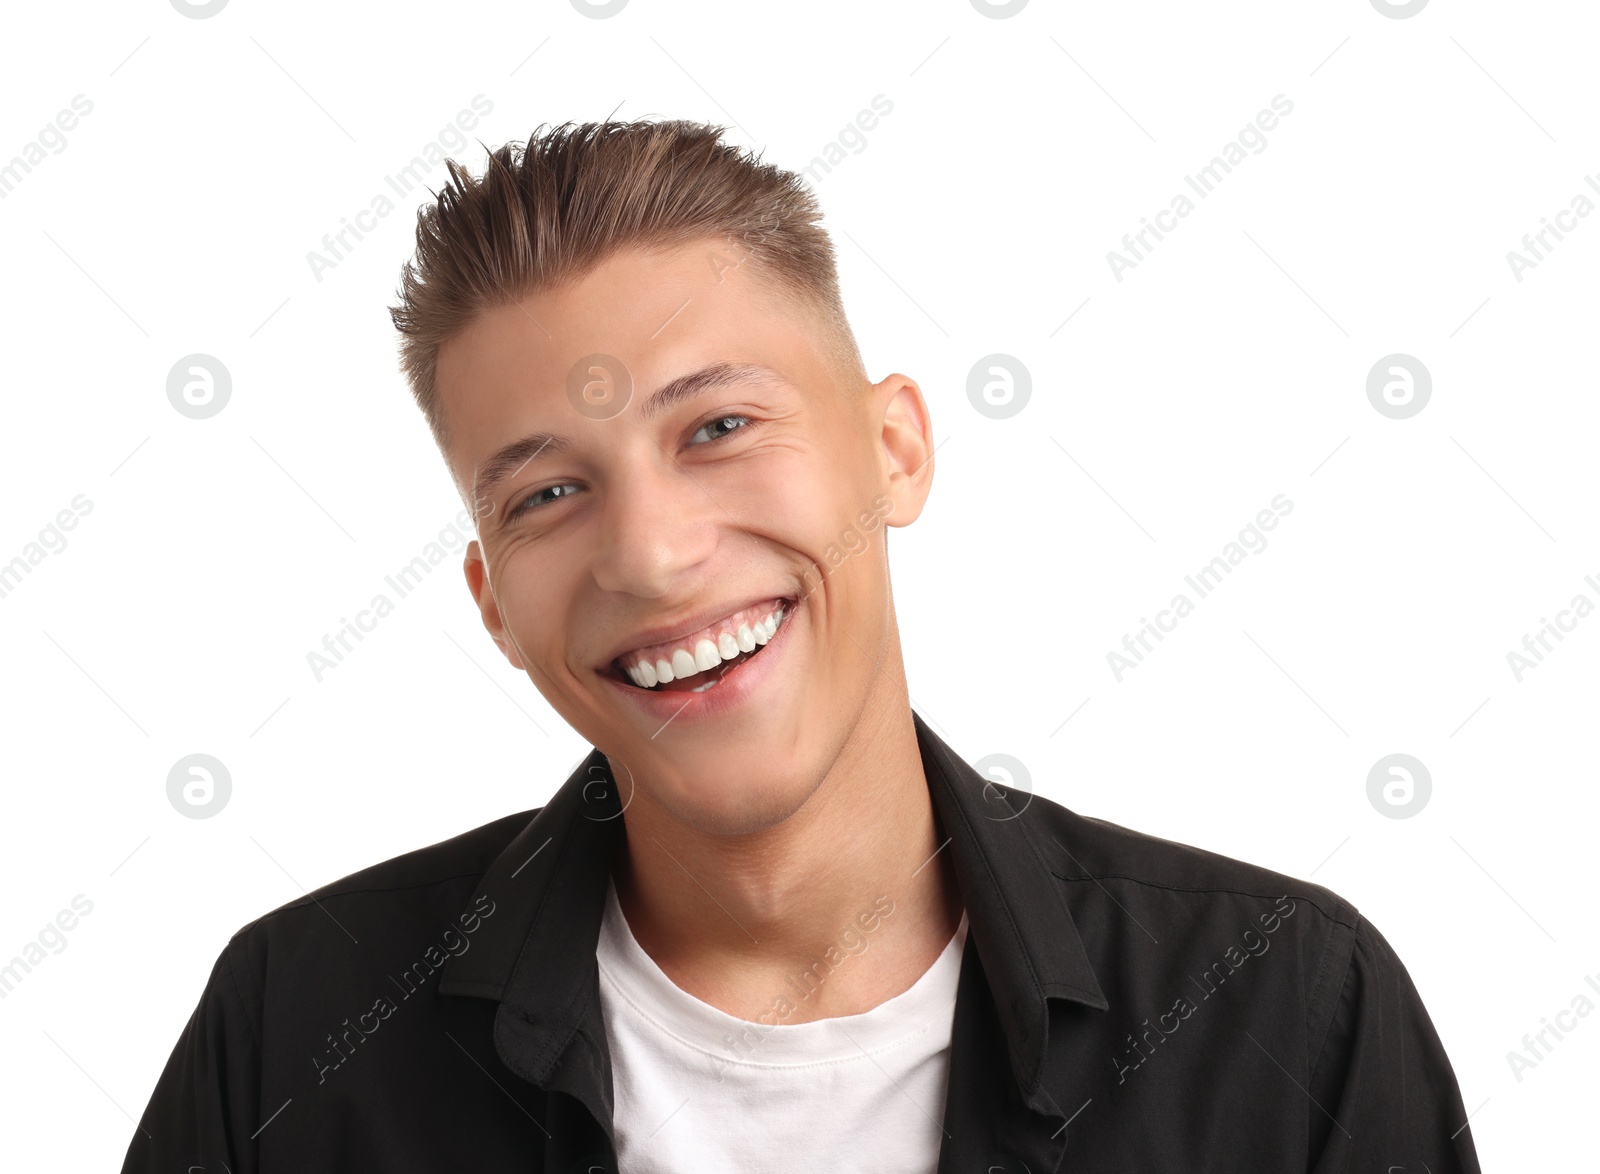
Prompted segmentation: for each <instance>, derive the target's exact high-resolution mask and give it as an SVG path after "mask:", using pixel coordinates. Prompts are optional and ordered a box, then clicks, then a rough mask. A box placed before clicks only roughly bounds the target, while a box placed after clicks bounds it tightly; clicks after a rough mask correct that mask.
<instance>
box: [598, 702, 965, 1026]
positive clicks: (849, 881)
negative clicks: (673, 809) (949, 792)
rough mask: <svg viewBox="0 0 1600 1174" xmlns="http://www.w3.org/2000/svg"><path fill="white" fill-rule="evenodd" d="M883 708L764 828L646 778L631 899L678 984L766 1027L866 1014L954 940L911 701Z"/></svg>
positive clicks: (635, 922)
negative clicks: (663, 790)
mask: <svg viewBox="0 0 1600 1174" xmlns="http://www.w3.org/2000/svg"><path fill="white" fill-rule="evenodd" d="M900 696H901V697H902V698H903V697H904V693H901V694H900ZM876 708H877V709H878V716H877V718H876V720H871V719H869V718H867V717H864V718H863V722H862V723H860V724H858V726H857V728H856V729H855V730H854V731H853V732H852V734H851V736H850V738H849V739H848V740H847V742H846V746H845V748H844V750H843V751H841V753H840V755H839V757H838V759H837V760H836V761H835V763H834V765H833V769H832V770H830V772H829V774H828V776H827V778H826V779H825V780H824V781H823V782H822V784H821V785H820V786H819V787H818V788H817V790H816V791H815V792H814V793H813V794H812V796H811V797H810V799H809V800H808V801H807V802H806V803H805V804H804V805H803V806H802V807H801V809H800V810H799V811H797V812H795V814H794V815H792V816H791V817H789V818H788V819H786V820H784V821H783V822H782V823H780V824H778V825H776V826H774V827H771V828H768V829H766V830H764V831H761V832H757V833H753V834H750V835H744V836H717V835H711V834H707V833H704V832H701V831H698V830H697V829H694V828H691V827H688V826H687V825H685V824H683V823H682V822H681V821H678V820H675V819H673V818H671V817H670V816H669V815H668V814H667V813H666V812H665V811H663V810H662V809H661V808H660V807H659V806H658V805H655V804H652V803H651V802H650V800H649V798H648V796H647V795H646V794H644V793H643V792H644V791H645V788H642V787H641V788H640V791H641V793H640V794H639V795H637V796H635V797H634V799H633V801H632V802H631V803H630V804H629V807H628V810H627V813H626V815H625V816H624V824H625V827H626V830H627V845H626V847H625V849H624V850H623V851H622V852H621V853H619V855H618V859H617V861H616V863H615V866H614V880H615V883H616V887H617V896H618V900H619V903H620V904H621V906H622V910H623V913H624V915H625V916H626V918H627V921H628V925H629V928H630V929H631V930H632V931H633V935H634V937H635V938H636V939H637V940H638V942H639V944H640V946H641V947H643V949H644V951H645V952H646V953H647V954H649V955H650V957H651V958H652V959H653V960H654V961H655V962H656V964H657V965H658V966H660V967H661V969H662V970H663V971H664V972H665V973H666V975H667V976H668V977H669V978H670V979H671V980H672V981H673V982H674V983H675V984H676V985H677V986H678V987H680V988H681V989H683V990H685V991H687V992H688V993H689V994H692V995H694V996H695V997H697V998H699V999H701V1000H703V1001H704V1002H707V1003H710V1004H711V1005H712V1006H714V1007H717V1008H718V1009H720V1010H722V1011H725V1012H727V1013H728V1014H731V1015H735V1016H738V1017H740V1018H743V1019H749V1020H757V1019H760V1021H761V1022H765V1023H772V1022H775V1021H781V1022H784V1023H801V1022H808V1021H810V1020H814V1019H824V1018H832V1017H835V1016H840V1015H854V1014H859V1013H861V1012H863V1011H867V1010H870V1009H871V1008H872V1007H875V1006H877V1005H878V1004H879V1003H881V1002H883V1001H884V1000H886V999H889V998H893V997H894V996H895V995H897V994H900V993H901V992H903V991H905V990H906V989H907V988H909V987H910V986H911V985H912V984H913V983H914V982H916V980H917V979H918V978H920V977H921V976H922V974H923V973H924V972H925V971H926V970H927V969H928V967H929V966H931V965H932V964H933V961H934V960H935V959H936V958H937V957H938V956H939V953H940V952H941V951H942V950H943V949H944V947H945V946H946V945H947V944H948V943H949V941H950V938H951V936H952V935H953V934H954V933H955V931H956V928H957V927H958V925H959V923H960V918H961V902H960V894H959V890H958V889H957V886H956V883H955V877H954V873H953V871H952V869H951V865H950V853H949V852H948V851H940V846H941V844H943V843H944V836H943V835H942V834H940V833H939V830H938V823H937V819H936V816H935V812H934V808H933V802H932V796H931V795H930V793H929V790H928V782H927V779H926V777H925V776H924V774H923V769H922V756H921V753H920V751H919V749H918V746H917V738H916V729H915V727H914V726H913V724H912V720H911V711H910V709H909V708H906V707H904V706H893V705H890V706H881V707H876ZM870 712H871V709H870V708H869V713H870ZM863 726H866V727H867V728H863ZM785 1000H787V1002H785ZM775 1008H776V1009H777V1010H776V1013H775V1012H774V1009H775Z"/></svg>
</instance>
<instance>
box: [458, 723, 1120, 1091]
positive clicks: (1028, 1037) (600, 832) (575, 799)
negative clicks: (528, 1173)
mask: <svg viewBox="0 0 1600 1174" xmlns="http://www.w3.org/2000/svg"><path fill="white" fill-rule="evenodd" d="M912 722H913V724H914V726H915V728H916V734H917V744H918V748H919V750H920V751H921V756H922V765H923V773H924V774H925V775H926V777H927V780H928V787H929V793H930V795H931V796H932V799H933V805H934V810H935V813H936V814H937V816H938V822H939V825H940V827H941V828H942V835H943V836H944V837H945V842H944V843H943V844H941V846H940V848H939V851H941V852H949V853H950V854H951V862H952V866H953V868H954V871H955V876H956V883H957V884H958V885H959V887H960V889H961V896H962V900H963V902H964V903H965V906H966V910H967V916H968V934H969V941H970V942H973V943H975V944H976V947H977V951H978V955H979V957H980V958H981V960H982V964H983V970H984V973H985V976H986V977H987V979H988V984H989V987H990V989H991V991H992V992H993V995H994V1001H995V1009H996V1013H997V1016H998V1018H999V1021H1000V1025H1001V1028H1002V1030H1003V1031H1004V1034H1005V1037H1006V1044H1007V1050H1008V1052H1009V1055H1010V1059H1011V1066H1012V1074H1013V1076H1014V1077H1015V1079H1016V1082H1017V1086H1018V1087H1019V1088H1020V1089H1021V1090H1022V1091H1023V1093H1024V1096H1025V1097H1026V1098H1027V1099H1028V1100H1029V1101H1030V1102H1035V1101H1036V1100H1037V1099H1038V1098H1039V1097H1040V1086H1041V1081H1042V1079H1043V1076H1044V1068H1045V1049H1046V1046H1047V1041H1048V1031H1047V1026H1048V1023H1049V1003H1048V1000H1050V999H1065V1000H1069V1001H1072V1002H1076V1003H1080V1004H1083V1005H1085V1006H1088V1007H1094V1008H1096V1009H1099V1010H1102V1011H1103V1010H1106V1009H1107V1007H1108V1005H1109V1004H1108V1003H1107V1001H1106V997H1105V995H1104V994H1103V993H1102V991H1101V989H1100V984H1099V983H1098V982H1097V981H1096V979H1095V974H1094V970H1093V968H1092V967H1091V966H1090V964H1089V958H1088V955H1087V953H1086V952H1085V950H1084V946H1083V942H1082V939H1081V938H1080V937H1079V935H1078V931H1077V928H1076V926H1075V925H1074V924H1073V920H1072V915H1071V913H1070V912H1069V911H1068V908H1067V903H1066V898H1065V895H1064V893H1063V891H1062V889H1061V887H1060V884H1059V882H1057V881H1056V879H1055V877H1054V876H1053V875H1052V874H1051V871H1050V868H1049V866H1048V865H1047V864H1046V862H1045V858H1044V856H1043V855H1042V853H1041V848H1042V846H1041V845H1040V844H1039V842H1038V837H1039V836H1041V835H1043V834H1044V833H1043V832H1042V831H1039V830H1036V829H1035V827H1034V824H1035V823H1036V821H1035V820H1032V819H1029V818H1027V817H1026V808H1027V806H1028V804H1029V803H1030V802H1031V800H1032V797H1031V796H1029V795H1027V794H1025V793H1022V792H1017V791H1010V792H1008V791H1006V790H1004V789H1002V788H1000V787H998V786H997V785H996V784H995V783H994V782H993V781H992V780H990V779H988V778H986V777H984V776H983V775H981V774H979V773H978V772H977V771H976V770H975V769H973V767H971V766H970V765H968V764H967V763H966V762H965V761H963V760H962V759H961V758H960V757H959V756H957V755H956V754H955V753H954V752H953V751H951V749H950V748H949V747H948V746H947V745H945V743H944V742H943V741H942V740H941V739H940V738H938V737H937V736H936V735H935V734H934V733H933V731H932V730H930V729H929V728H928V726H927V723H926V722H924V721H923V719H922V718H921V717H920V716H918V715H917V714H915V713H913V714H912ZM630 793H631V792H630V788H629V786H627V785H624V786H622V787H621V788H619V787H618V785H617V782H616V780H615V779H613V777H612V775H611V769H610V764H609V763H608V762H607V760H606V758H605V756H604V755H603V754H601V753H600V751H599V750H594V751H591V752H590V754H589V755H588V756H587V757H585V758H584V759H583V761H582V762H580V763H579V764H578V766H577V767H576V768H575V769H574V770H573V772H572V774H571V775H570V776H569V777H568V778H567V780H566V782H565V783H563V784H562V786H561V787H560V789H559V790H557V792H556V793H555V794H554V795H553V796H552V797H551V799H550V802H549V803H547V804H546V805H545V806H544V807H543V808H541V809H540V810H539V811H538V812H537V813H535V814H534V816H533V817H532V818H531V819H530V820H529V821H528V824H527V826H526V827H524V828H523V830H522V831H521V833H519V834H518V835H517V837H516V838H515V839H514V840H512V842H511V843H510V845H508V846H507V847H506V849H505V850H504V851H503V852H502V853H501V854H500V855H499V856H498V857H497V858H496V859H495V860H494V862H493V863H492V864H491V865H490V866H489V868H488V869H487V870H486V871H485V873H484V875H483V878H482V880H481V881H480V883H479V885H478V888H477V891H476V892H475V893H474V895H473V899H472V901H471V902H469V903H468V908H469V909H470V908H474V907H477V908H479V909H480V910H481V908H482V904H481V900H480V898H487V899H488V900H489V901H492V902H493V906H492V907H493V908H494V909H495V910H496V914H495V915H494V916H493V919H492V920H485V922H484V924H483V927H482V928H481V929H480V930H479V932H478V934H477V935H476V940H475V941H474V942H473V946H472V948H471V950H469V951H468V952H466V953H464V954H460V955H456V956H452V957H451V958H449V959H448V960H447V962H446V963H445V966H444V968H443V969H442V971H441V975H440V986H439V990H440V993H441V994H447V995H451V994H460V995H477V996H480V997H485V998H491V999H498V1000H500V1002H501V1004H502V1014H501V1016H500V1017H499V1018H500V1019H502V1020H503V1019H505V1018H506V1016H505V1011H507V1010H510V1011H511V1012H512V1015H513V1017H514V1020H515V1021H516V1022H515V1034H516V1036H517V1049H516V1050H517V1052H518V1054H519V1055H520V1056H523V1057H531V1060H529V1061H528V1062H527V1064H526V1065H524V1067H526V1068H527V1069H528V1070H526V1071H523V1072H521V1073H520V1074H521V1075H523V1076H524V1077H525V1078H527V1079H530V1080H533V1081H534V1082H535V1083H537V1084H540V1085H543V1084H545V1083H546V1082H547V1080H549V1079H550V1077H551V1075H552V1073H553V1072H554V1071H555V1070H556V1069H557V1067H558V1065H559V1064H560V1063H561V1061H562V1060H563V1057H564V1054H565V1053H566V1052H567V1050H568V1046H569V1044H571V1043H572V1041H573V1039H574V1038H575V1037H577V1036H580V1035H581V1036H586V1037H587V1041H588V1047H589V1049H590V1050H591V1051H592V1052H595V1053H597V1054H594V1055H590V1056H588V1057H586V1058H584V1059H582V1060H581V1061H580V1063H581V1066H582V1067H586V1068H597V1069H599V1070H607V1069H609V1063H608V1062H607V1057H606V1056H605V1053H604V1050H603V1036H600V1038H599V1040H598V1041H597V1040H596V1038H595V1037H596V1035H597V1034H598V1033H597V1032H596V1030H595V1025H596V1024H597V1023H598V1016H599V995H598V974H597V969H596V965H595V945H596V943H597V941H598V939H599V934H600V923H601V918H602V915H603V914H604V911H605V897H606V881H607V878H608V876H609V875H610V868H611V862H612V858H613V854H614V853H615V852H616V851H617V850H618V849H619V848H620V847H621V845H622V843H623V837H622V818H623V812H624V809H625V806H626V801H627V799H628V797H629V794H630ZM580 1029H584V1030H581V1031H580ZM499 1030H500V1029H499V1028H498V1027H497V1036H498V1034H499ZM607 1075H609V1073H607ZM609 1086H610V1081H609V1079H607V1080H605V1081H604V1084H603V1087H605V1088H606V1089H607V1090H609ZM605 1107H606V1109H608V1110H609V1108H610V1106H609V1105H606V1106H605Z"/></svg>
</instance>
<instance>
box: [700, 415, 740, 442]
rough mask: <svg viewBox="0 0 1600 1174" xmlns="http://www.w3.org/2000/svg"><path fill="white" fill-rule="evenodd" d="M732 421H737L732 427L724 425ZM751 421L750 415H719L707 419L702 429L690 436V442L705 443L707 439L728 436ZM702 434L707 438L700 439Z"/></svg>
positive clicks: (719, 438)
mask: <svg viewBox="0 0 1600 1174" xmlns="http://www.w3.org/2000/svg"><path fill="white" fill-rule="evenodd" d="M730 421H734V422H735V423H734V426H733V427H732V428H724V427H723V425H725V424H727V423H729V422H730ZM749 423H750V417H749V416H718V417H717V418H716V419H715V420H707V421H706V422H705V423H704V424H702V425H701V426H700V430H699V431H698V432H696V433H695V434H694V435H693V436H691V437H690V438H689V443H690V444H697V443H698V444H704V443H706V441H711V440H721V439H722V438H723V437H724V436H728V435H731V434H732V433H734V432H737V431H739V429H741V428H744V427H746V426H747V425H748V424H749ZM702 436H704V437H705V440H701V439H700V437H702Z"/></svg>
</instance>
